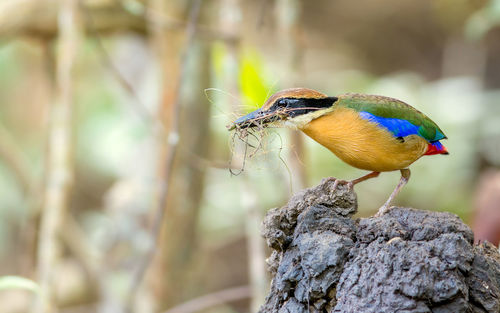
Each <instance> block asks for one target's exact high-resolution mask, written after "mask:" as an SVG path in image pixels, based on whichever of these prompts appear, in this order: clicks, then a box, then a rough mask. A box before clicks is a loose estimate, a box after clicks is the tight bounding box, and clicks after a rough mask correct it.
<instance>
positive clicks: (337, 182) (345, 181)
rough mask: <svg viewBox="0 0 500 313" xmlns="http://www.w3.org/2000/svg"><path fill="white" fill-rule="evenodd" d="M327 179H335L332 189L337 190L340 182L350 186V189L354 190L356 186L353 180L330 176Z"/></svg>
mask: <svg viewBox="0 0 500 313" xmlns="http://www.w3.org/2000/svg"><path fill="white" fill-rule="evenodd" d="M326 181H327V182H329V181H333V186H332V191H334V190H336V189H337V187H338V185H339V184H342V185H347V188H349V190H352V189H353V188H354V184H353V182H352V181H348V180H343V179H338V178H335V177H328V178H327V179H326Z"/></svg>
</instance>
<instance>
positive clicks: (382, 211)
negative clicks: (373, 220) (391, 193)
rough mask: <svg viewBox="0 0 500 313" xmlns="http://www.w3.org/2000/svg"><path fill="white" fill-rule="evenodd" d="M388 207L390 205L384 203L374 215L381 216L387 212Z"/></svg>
mask: <svg viewBox="0 0 500 313" xmlns="http://www.w3.org/2000/svg"><path fill="white" fill-rule="evenodd" d="M390 209H391V207H389V205H388V204H384V205H383V206H381V207H380V209H378V212H377V213H375V215H374V217H381V216H382V215H384V214H385V213H387V212H389V210H390Z"/></svg>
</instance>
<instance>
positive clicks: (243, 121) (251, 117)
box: [229, 109, 279, 130]
mask: <svg viewBox="0 0 500 313" xmlns="http://www.w3.org/2000/svg"><path fill="white" fill-rule="evenodd" d="M278 119H279V117H278V115H276V114H274V113H273V112H265V111H262V109H257V110H255V111H253V112H251V113H248V114H247V115H245V116H242V117H240V118H239V119H237V120H236V121H234V123H233V124H232V125H231V126H229V130H233V129H235V128H240V129H241V128H252V127H258V126H264V125H265V124H268V123H271V122H274V121H276V120H278Z"/></svg>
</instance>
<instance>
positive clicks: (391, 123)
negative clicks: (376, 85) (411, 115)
mask: <svg viewBox="0 0 500 313" xmlns="http://www.w3.org/2000/svg"><path fill="white" fill-rule="evenodd" d="M359 115H361V117H362V118H364V119H367V120H369V121H371V122H375V123H377V124H378V125H380V126H382V127H384V128H386V129H387V130H388V131H390V132H391V133H392V134H393V135H394V137H406V136H409V135H419V136H420V134H419V133H418V129H419V128H420V127H419V126H415V125H413V124H412V123H410V122H408V121H407V120H402V119H399V118H386V117H379V116H375V115H373V114H371V113H368V112H360V113H359Z"/></svg>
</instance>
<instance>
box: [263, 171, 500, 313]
mask: <svg viewBox="0 0 500 313" xmlns="http://www.w3.org/2000/svg"><path fill="white" fill-rule="evenodd" d="M333 183H334V181H333V180H328V179H327V180H324V181H323V182H322V183H321V184H320V185H318V186H316V187H314V188H310V189H306V190H303V191H302V192H300V193H298V194H297V195H295V196H293V197H292V199H290V201H289V202H288V204H287V205H286V206H284V207H282V208H279V209H272V210H270V211H269V212H268V214H267V216H266V218H265V219H264V222H263V227H262V234H263V236H264V237H265V239H266V241H267V244H268V245H269V247H271V248H272V250H273V252H272V254H271V256H270V258H269V259H268V260H267V262H268V264H269V269H270V271H271V273H272V275H273V281H272V284H271V290H270V293H269V295H268V297H267V298H266V302H265V304H264V305H263V306H262V307H261V309H260V312H280V313H281V312H287V313H299V312H357V313H363V312H367V313H368V312H370V313H373V312H396V311H397V312H408V313H410V312H440V313H444V312H450V313H452V312H453V313H459V312H491V313H499V312H500V255H499V253H498V250H496V248H495V247H494V246H492V245H491V244H488V243H486V244H481V245H479V246H476V245H474V244H473V240H474V238H473V233H472V231H471V230H470V228H469V227H468V226H467V225H465V224H464V223H463V222H462V221H461V220H460V219H459V218H458V217H457V216H456V215H453V214H450V213H443V212H429V211H421V210H416V209H410V208H399V207H393V208H392V209H391V210H390V211H389V212H388V213H387V214H385V215H384V216H382V217H377V218H375V217H371V218H365V219H359V220H354V219H352V218H351V217H352V215H353V214H354V213H356V209H357V201H356V195H355V193H354V192H353V191H350V190H349V189H348V188H347V186H346V185H343V184H340V185H339V186H338V187H337V189H336V190H334V191H332V190H333V188H332V187H333Z"/></svg>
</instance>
